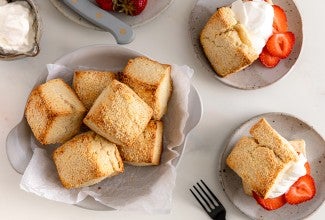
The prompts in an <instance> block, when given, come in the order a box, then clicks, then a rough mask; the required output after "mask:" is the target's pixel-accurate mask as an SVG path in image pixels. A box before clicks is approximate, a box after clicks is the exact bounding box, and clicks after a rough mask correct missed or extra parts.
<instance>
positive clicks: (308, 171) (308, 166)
mask: <svg viewBox="0 0 325 220" xmlns="http://www.w3.org/2000/svg"><path fill="white" fill-rule="evenodd" d="M305 169H306V172H307V174H308V175H310V174H311V169H310V164H309V163H308V162H306V163H305Z"/></svg>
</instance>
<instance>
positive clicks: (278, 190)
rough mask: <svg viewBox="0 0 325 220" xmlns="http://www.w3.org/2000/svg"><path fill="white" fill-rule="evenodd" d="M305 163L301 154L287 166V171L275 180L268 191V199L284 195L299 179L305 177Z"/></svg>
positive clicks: (304, 158)
mask: <svg viewBox="0 0 325 220" xmlns="http://www.w3.org/2000/svg"><path fill="white" fill-rule="evenodd" d="M306 162H307V159H306V157H305V156H304V155H303V154H299V159H298V161H297V162H295V163H293V164H292V165H291V166H289V167H288V169H287V170H285V171H284V172H283V174H282V175H281V176H279V178H278V179H277V180H276V182H275V184H274V185H273V187H272V188H271V190H270V194H269V196H268V198H275V197H278V196H281V195H282V194H284V193H286V192H287V191H288V190H289V188H290V187H291V186H292V185H293V184H294V183H295V182H296V181H297V180H298V179H299V178H300V177H302V176H304V175H306V173H307V171H306V168H305V163H306Z"/></svg>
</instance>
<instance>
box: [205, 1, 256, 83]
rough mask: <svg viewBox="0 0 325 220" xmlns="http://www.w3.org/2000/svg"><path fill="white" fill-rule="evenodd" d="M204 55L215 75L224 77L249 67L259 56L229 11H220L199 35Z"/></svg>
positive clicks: (244, 30)
mask: <svg viewBox="0 0 325 220" xmlns="http://www.w3.org/2000/svg"><path fill="white" fill-rule="evenodd" d="M200 42H201V45H202V47H203V51H204V53H205V55H206V57H207V58H208V60H209V61H210V64H211V66H212V67H213V69H214V70H215V72H216V73H217V74H218V75H219V76H221V77H225V76H227V75H229V74H231V73H235V72H238V71H240V70H242V69H244V68H245V67H247V66H248V65H250V64H252V63H253V62H254V61H255V60H256V59H257V58H258V54H257V53H256V52H255V50H254V49H253V47H252V45H251V42H250V40H249V38H248V34H247V31H246V28H245V27H244V26H242V25H240V24H239V23H238V22H237V21H236V19H235V15H234V13H233V11H232V10H231V8H229V7H222V8H219V9H218V10H217V11H216V12H215V13H214V14H213V15H212V16H211V18H210V19H209V20H208V22H207V23H206V25H205V26H204V28H203V30H202V31H201V34H200Z"/></svg>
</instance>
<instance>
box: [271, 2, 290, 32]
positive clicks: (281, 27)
mask: <svg viewBox="0 0 325 220" xmlns="http://www.w3.org/2000/svg"><path fill="white" fill-rule="evenodd" d="M272 7H273V10H274V17H273V32H274V33H277V32H286V31H288V21H287V16H286V13H285V11H284V10H283V9H282V8H281V7H280V6H278V5H272Z"/></svg>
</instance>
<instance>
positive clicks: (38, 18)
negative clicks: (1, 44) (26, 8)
mask: <svg viewBox="0 0 325 220" xmlns="http://www.w3.org/2000/svg"><path fill="white" fill-rule="evenodd" d="M14 1H16V0H12V1H8V2H14ZM25 1H26V2H28V3H29V5H30V6H31V8H32V11H33V13H34V14H35V21H34V28H35V31H36V34H35V44H34V47H33V49H32V50H30V51H28V52H26V53H8V54H2V53H0V60H16V59H21V58H25V57H34V56H36V55H37V54H38V53H39V51H40V47H39V44H40V40H41V35H42V20H41V16H40V13H39V7H38V5H37V3H36V1H35V0H25Z"/></svg>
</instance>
